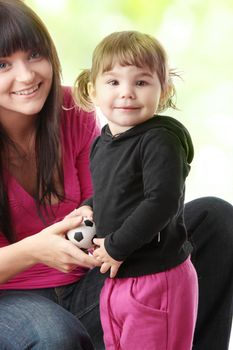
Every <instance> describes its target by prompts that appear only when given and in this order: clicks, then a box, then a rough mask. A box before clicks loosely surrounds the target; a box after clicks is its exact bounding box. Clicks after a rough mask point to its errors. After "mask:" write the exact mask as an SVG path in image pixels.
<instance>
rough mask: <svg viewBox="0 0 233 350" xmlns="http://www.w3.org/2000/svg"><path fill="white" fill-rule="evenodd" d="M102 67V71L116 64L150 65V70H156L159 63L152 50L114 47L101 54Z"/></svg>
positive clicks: (140, 66)
mask: <svg viewBox="0 0 233 350" xmlns="http://www.w3.org/2000/svg"><path fill="white" fill-rule="evenodd" d="M100 64H101V66H102V67H101V69H100V71H102V73H104V72H107V71H110V70H111V69H112V68H113V66H114V65H115V64H119V65H120V66H123V67H124V66H136V67H139V68H143V67H145V66H146V67H148V68H149V69H150V70H155V69H156V68H157V67H156V66H157V64H156V62H155V57H154V56H153V54H151V52H148V51H147V50H144V49H141V50H140V49H137V50H134V49H133V48H131V47H128V48H127V49H126V48H125V47H124V48H120V47H118V48H115V49H114V48H112V50H111V52H110V51H109V52H105V53H103V55H102V56H101V61H100Z"/></svg>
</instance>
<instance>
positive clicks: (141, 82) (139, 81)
mask: <svg viewBox="0 0 233 350" xmlns="http://www.w3.org/2000/svg"><path fill="white" fill-rule="evenodd" d="M136 85H137V86H144V85H147V82H146V81H144V80H138V81H137V82H136Z"/></svg>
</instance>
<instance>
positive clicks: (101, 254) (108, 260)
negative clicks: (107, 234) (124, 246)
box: [93, 238, 123, 278]
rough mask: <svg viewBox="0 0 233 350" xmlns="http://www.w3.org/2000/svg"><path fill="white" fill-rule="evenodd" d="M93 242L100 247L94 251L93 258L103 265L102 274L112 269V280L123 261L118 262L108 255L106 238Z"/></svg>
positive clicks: (95, 239) (96, 239)
mask: <svg viewBox="0 0 233 350" xmlns="http://www.w3.org/2000/svg"><path fill="white" fill-rule="evenodd" d="M93 242H94V244H96V245H97V246H98V247H97V248H96V249H95V250H94V252H93V256H94V257H95V258H96V260H97V261H99V262H101V263H102V265H101V267H100V272H101V273H105V272H107V271H108V270H109V269H110V278H114V277H115V276H116V274H117V272H118V269H119V267H120V266H121V264H122V263H123V261H117V260H115V259H113V258H112V257H111V256H110V255H109V254H108V253H107V251H106V249H105V247H104V238H94V240H93Z"/></svg>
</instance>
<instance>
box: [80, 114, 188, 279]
mask: <svg viewBox="0 0 233 350" xmlns="http://www.w3.org/2000/svg"><path fill="white" fill-rule="evenodd" d="M192 159H193V145H192V141H191V138H190V135H189V133H188V131H187V129H186V128H185V127H184V126H183V125H182V124H181V123H180V122H178V121H177V120H176V119H174V118H171V117H167V116H159V115H155V116H153V117H152V118H151V119H149V120H147V121H146V122H144V123H142V124H139V125H136V126H135V127H133V128H131V129H129V130H127V131H126V132H124V133H122V134H120V135H118V136H117V137H116V136H115V137H114V136H112V135H111V133H110V131H109V128H108V126H107V125H105V126H104V127H103V129H102V133H101V136H99V137H98V138H97V139H96V140H95V142H94V144H93V146H92V150H91V173H92V181H93V186H94V194H93V197H92V198H89V199H88V200H87V201H85V203H83V204H87V205H90V206H91V207H92V208H93V211H94V221H95V224H96V228H97V236H98V237H101V238H102V237H105V248H106V250H107V252H108V253H109V255H110V256H111V257H112V258H114V259H116V260H119V261H121V260H123V261H124V263H123V264H122V265H121V267H120V269H119V271H118V274H117V277H133V276H141V275H146V274H151V273H156V272H160V271H165V270H167V269H170V268H172V267H175V266H177V265H178V264H180V263H182V262H183V261H184V260H185V259H186V258H187V257H188V255H189V252H188V251H186V249H185V246H186V244H185V242H186V240H187V233H186V228H185V225H184V219H183V209H184V193H185V178H186V176H187V175H188V173H189V170H190V163H191V161H192Z"/></svg>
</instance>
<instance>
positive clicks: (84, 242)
mask: <svg viewBox="0 0 233 350" xmlns="http://www.w3.org/2000/svg"><path fill="white" fill-rule="evenodd" d="M95 234H96V228H95V224H94V222H93V221H91V220H90V219H88V218H86V217H84V219H83V221H82V223H81V225H80V226H78V227H76V228H73V229H72V230H69V231H68V232H67V238H68V239H69V240H70V241H71V242H73V243H74V244H75V245H76V246H78V247H79V248H81V249H89V248H91V247H93V245H94V244H93V241H92V240H93V238H94V237H95Z"/></svg>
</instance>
